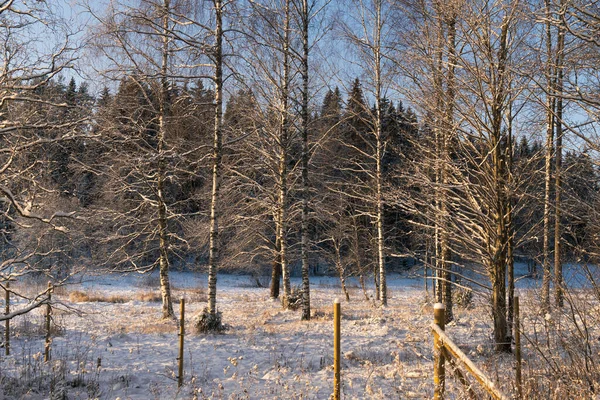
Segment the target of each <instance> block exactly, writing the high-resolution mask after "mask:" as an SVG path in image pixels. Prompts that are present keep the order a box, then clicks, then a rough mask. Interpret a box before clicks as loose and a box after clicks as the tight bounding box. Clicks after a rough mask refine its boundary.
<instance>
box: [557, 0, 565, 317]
mask: <svg viewBox="0 0 600 400" xmlns="http://www.w3.org/2000/svg"><path fill="white" fill-rule="evenodd" d="M560 4H561V7H560V10H561V11H560V12H561V13H564V7H563V6H564V0H561V2H560ZM559 20H560V21H561V22H560V25H559V27H558V38H557V40H558V43H557V49H556V53H557V54H556V121H555V122H556V123H555V126H556V155H555V160H554V161H555V164H554V166H555V168H554V174H555V176H554V191H555V197H554V290H555V293H554V294H555V301H556V306H557V307H560V308H562V307H563V306H564V294H563V284H564V281H563V271H562V260H561V249H562V224H561V217H562V199H561V196H562V176H561V175H562V151H563V133H564V132H563V122H562V120H563V96H562V92H563V81H564V57H565V54H564V52H565V29H564V26H563V22H562V21H563V20H564V15H561V17H560V18H559Z"/></svg>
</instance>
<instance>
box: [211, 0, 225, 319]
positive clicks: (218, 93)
mask: <svg viewBox="0 0 600 400" xmlns="http://www.w3.org/2000/svg"><path fill="white" fill-rule="evenodd" d="M213 4H214V9H215V10H214V11H215V33H214V36H215V45H214V53H213V61H214V68H215V75H214V78H213V79H214V85H215V128H214V137H213V154H212V190H211V198H210V238H209V253H208V312H209V314H210V315H211V317H215V316H216V312H217V268H218V262H219V215H218V212H219V211H218V206H219V204H218V203H219V188H220V183H221V159H222V153H223V138H222V136H223V132H222V125H223V124H222V119H223V4H222V0H214V1H213Z"/></svg>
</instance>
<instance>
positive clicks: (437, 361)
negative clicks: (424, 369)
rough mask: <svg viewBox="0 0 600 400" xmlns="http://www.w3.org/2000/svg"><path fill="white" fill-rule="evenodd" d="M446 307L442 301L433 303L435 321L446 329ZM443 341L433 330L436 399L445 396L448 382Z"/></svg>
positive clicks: (442, 328) (434, 390)
mask: <svg viewBox="0 0 600 400" xmlns="http://www.w3.org/2000/svg"><path fill="white" fill-rule="evenodd" d="M445 314H446V307H445V306H444V305H443V304H442V303H435V304H434V305H433V322H434V323H435V324H436V325H437V326H439V327H440V329H441V330H444V329H445V320H446V315H445ZM443 350H444V349H443V343H442V341H441V339H440V337H439V335H438V334H437V333H435V331H434V332H433V354H434V361H433V384H434V389H433V398H434V400H441V399H443V398H444V391H445V384H446V370H445V366H444V364H445V362H446V359H445V357H444V351H443Z"/></svg>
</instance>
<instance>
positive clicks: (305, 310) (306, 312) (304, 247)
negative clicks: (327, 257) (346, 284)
mask: <svg viewBox="0 0 600 400" xmlns="http://www.w3.org/2000/svg"><path fill="white" fill-rule="evenodd" d="M309 18H310V17H309V9H308V0H302V10H301V15H300V20H301V22H302V27H301V32H302V59H301V74H302V100H301V101H302V105H301V107H302V109H301V117H302V122H301V123H302V127H301V130H302V232H301V235H302V238H301V242H300V246H301V247H300V251H301V258H302V320H309V319H310V280H309V276H308V275H309V265H308V196H309V182H308V159H309V154H308V152H309V149H308V124H309V115H308V94H309V93H308V78H309V77H308V55H309V42H308V28H309ZM342 284H343V281H342ZM347 296H348V294H347V292H346V297H347Z"/></svg>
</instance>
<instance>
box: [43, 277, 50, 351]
mask: <svg viewBox="0 0 600 400" xmlns="http://www.w3.org/2000/svg"><path fill="white" fill-rule="evenodd" d="M51 301H52V282H48V303H47V304H46V344H45V346H44V362H48V361H50V342H51V340H52V338H51V336H50V319H51V315H52V306H51V305H50V303H51Z"/></svg>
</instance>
